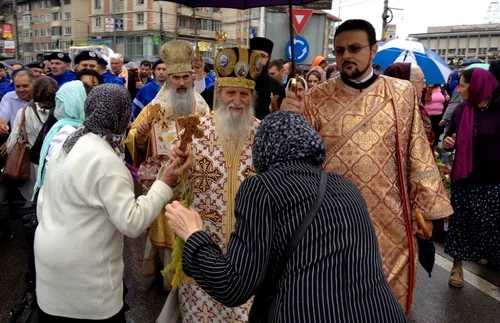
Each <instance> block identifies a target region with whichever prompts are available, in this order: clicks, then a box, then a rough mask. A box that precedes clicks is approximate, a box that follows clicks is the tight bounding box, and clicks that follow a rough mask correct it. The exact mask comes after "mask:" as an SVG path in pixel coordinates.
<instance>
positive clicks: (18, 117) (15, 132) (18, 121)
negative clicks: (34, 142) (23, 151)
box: [7, 109, 23, 154]
mask: <svg viewBox="0 0 500 323" xmlns="http://www.w3.org/2000/svg"><path fill="white" fill-rule="evenodd" d="M22 113H23V109H21V110H19V111H18V112H17V114H16V119H15V121H14V127H13V128H12V131H11V132H10V135H9V138H7V154H10V152H11V151H12V148H14V145H15V144H16V142H17V136H18V134H19V130H20V129H19V127H20V126H21V118H22Z"/></svg>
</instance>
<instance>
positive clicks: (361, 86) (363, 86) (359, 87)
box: [340, 69, 378, 90]
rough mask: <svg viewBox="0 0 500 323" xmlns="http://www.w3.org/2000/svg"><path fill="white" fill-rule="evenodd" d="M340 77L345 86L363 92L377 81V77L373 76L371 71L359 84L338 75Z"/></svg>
mask: <svg viewBox="0 0 500 323" xmlns="http://www.w3.org/2000/svg"><path fill="white" fill-rule="evenodd" d="M340 77H341V78H342V81H343V82H344V83H345V84H346V85H347V86H349V87H352V88H355V89H356V90H364V89H366V88H367V87H369V86H370V85H372V84H373V83H374V82H375V81H376V80H377V77H378V75H377V74H375V73H374V71H373V69H372V71H371V73H370V74H369V75H368V76H367V77H365V78H364V79H362V80H361V81H359V82H358V81H354V80H350V79H348V78H347V77H345V76H344V75H342V74H340Z"/></svg>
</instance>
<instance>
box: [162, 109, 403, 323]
mask: <svg viewBox="0 0 500 323" xmlns="http://www.w3.org/2000/svg"><path fill="white" fill-rule="evenodd" d="M252 155H253V162H254V166H255V168H256V169H257V172H258V174H257V175H256V176H251V177H248V178H247V179H246V180H245V181H244V182H243V183H242V184H241V186H240V188H239V191H238V195H237V197H236V202H235V203H236V204H235V205H236V206H235V214H236V230H235V231H234V233H233V234H232V235H231V238H230V241H229V245H228V248H227V252H226V253H223V252H222V250H221V249H220V248H219V246H218V245H217V243H216V242H215V241H213V240H212V238H211V237H210V236H209V235H207V234H206V233H205V232H204V231H202V219H201V218H200V215H199V214H198V213H196V212H195V211H193V210H190V209H187V208H185V207H183V206H182V205H181V204H180V203H179V202H174V203H172V204H169V205H167V207H166V216H167V218H168V220H169V223H170V225H171V227H172V229H173V230H174V231H175V232H176V234H177V235H178V236H179V237H181V238H182V239H184V240H185V241H186V244H185V248H184V253H183V259H182V265H183V270H184V271H185V273H186V274H187V275H188V276H190V277H193V278H194V279H195V280H196V282H197V283H198V284H199V285H200V286H201V287H202V288H203V289H204V290H205V291H206V292H207V293H208V294H210V296H212V297H213V298H214V299H216V300H217V301H219V302H220V303H222V304H224V305H226V306H237V305H240V304H244V303H245V302H246V301H247V300H248V299H250V298H251V297H252V296H253V295H255V298H254V305H253V307H252V309H251V311H250V317H251V318H250V322H288V323H298V322H304V323H305V322H307V323H319V322H321V323H323V322H339V321H342V322H347V323H354V322H366V323H370V322H371V323H374V322H380V323H382V322H384V323H385V322H393V323H395V322H406V318H405V315H404V313H403V310H402V308H401V306H400V305H399V304H398V302H397V301H396V298H395V297H394V295H393V294H392V293H391V291H390V290H389V286H388V284H387V281H386V279H385V277H384V273H383V272H382V265H381V260H380V254H379V250H378V244H377V239H376V236H375V231H374V229H373V226H372V223H371V220H370V217H369V215H368V211H367V207H366V204H365V202H364V200H363V198H362V196H361V193H360V192H359V190H358V189H357V188H356V186H355V185H354V184H352V183H351V182H349V181H348V180H347V179H346V178H344V177H342V176H339V175H336V174H327V173H323V172H322V171H321V165H322V163H323V161H324V159H325V147H324V144H323V141H322V140H321V137H320V136H319V135H318V134H317V133H316V132H315V131H314V129H313V128H312V126H311V125H310V124H309V122H308V121H307V120H306V119H305V118H304V117H302V116H301V115H299V114H297V113H295V112H290V111H281V112H276V113H272V114H270V115H269V116H267V117H266V118H265V119H264V120H263V121H262V123H261V125H260V128H259V130H258V132H257V134H256V136H255V141H254V144H253V152H252ZM320 183H321V184H320ZM325 183H326V184H325ZM322 184H325V185H326V186H322ZM320 192H321V193H324V197H323V199H322V200H321V198H320V199H319V200H317V197H318V194H320ZM321 201H322V202H321ZM314 206H318V208H317V209H315V208H313V207H314ZM311 209H313V213H312V214H313V215H312V216H311V214H308V213H309V211H310V210H311ZM306 217H307V219H312V222H311V223H309V224H310V225H309V226H307V227H306V230H305V235H304V236H303V237H302V239H301V240H297V241H299V244H298V245H297V248H296V249H295V251H294V253H293V255H292V256H291V258H290V259H287V261H283V260H284V259H283V258H284V254H285V246H286V245H287V243H288V242H289V241H290V239H291V237H292V236H294V234H295V233H296V232H297V229H298V228H299V226H300V224H301V222H302V221H303V219H304V218H306ZM302 232H304V231H302ZM282 261H283V262H282ZM339 264H341V265H339ZM346 277H348V279H345V278H346ZM346 291H348V292H347V293H348V294H349V296H348V297H346ZM368 304H369V306H367V305H368Z"/></svg>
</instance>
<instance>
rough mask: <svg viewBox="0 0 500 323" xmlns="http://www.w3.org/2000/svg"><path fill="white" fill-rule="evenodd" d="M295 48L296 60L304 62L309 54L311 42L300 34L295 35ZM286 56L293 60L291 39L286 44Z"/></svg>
mask: <svg viewBox="0 0 500 323" xmlns="http://www.w3.org/2000/svg"><path fill="white" fill-rule="evenodd" d="M293 43H294V44H295V45H294V49H295V62H296V63H302V62H303V61H305V60H306V58H307V55H309V43H308V42H307V40H306V39H305V38H303V37H300V36H295V37H294V38H293ZM285 51H286V58H288V60H292V45H291V43H290V41H288V43H287V44H286V49H285Z"/></svg>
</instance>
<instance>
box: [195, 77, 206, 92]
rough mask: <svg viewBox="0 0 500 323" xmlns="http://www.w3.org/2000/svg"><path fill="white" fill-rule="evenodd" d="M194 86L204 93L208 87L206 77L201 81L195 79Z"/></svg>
mask: <svg viewBox="0 0 500 323" xmlns="http://www.w3.org/2000/svg"><path fill="white" fill-rule="evenodd" d="M194 87H195V88H196V90H197V91H198V92H199V93H202V92H203V91H205V88H206V85H205V78H203V80H201V81H196V80H195V81H194Z"/></svg>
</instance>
